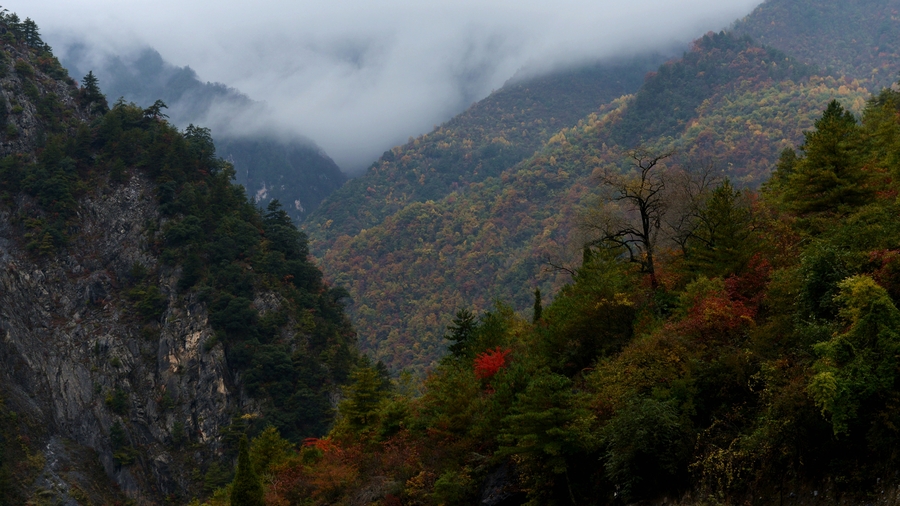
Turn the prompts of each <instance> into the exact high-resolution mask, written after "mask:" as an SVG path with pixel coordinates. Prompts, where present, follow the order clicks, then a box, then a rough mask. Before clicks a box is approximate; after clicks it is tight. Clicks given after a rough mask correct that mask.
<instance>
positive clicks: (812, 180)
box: [778, 100, 871, 217]
mask: <svg viewBox="0 0 900 506" xmlns="http://www.w3.org/2000/svg"><path fill="white" fill-rule="evenodd" d="M860 134H861V129H860V127H859V125H858V124H857V122H856V118H854V117H853V114H852V113H850V111H847V110H845V109H844V108H843V107H842V106H841V104H840V103H839V102H838V101H837V100H832V101H831V103H830V104H828V108H827V109H825V112H824V113H823V114H822V117H821V118H819V119H818V120H817V121H816V128H815V130H814V131H812V132H807V133H805V134H804V135H805V137H806V139H805V141H804V143H803V145H802V146H801V149H802V151H803V153H804V155H805V156H803V157H792V156H790V155H789V154H783V155H782V160H781V162H782V164H783V165H784V166H783V167H782V166H779V168H778V170H779V171H782V170H784V171H786V172H789V174H787V175H786V177H784V178H783V179H784V180H783V183H784V186H783V187H784V192H783V194H782V202H783V203H784V206H785V207H786V208H788V209H789V210H790V211H793V212H795V213H797V214H798V215H800V216H804V217H807V216H812V215H821V214H824V213H827V214H834V213H837V214H843V213H845V212H846V211H847V210H849V209H851V208H853V207H855V206H858V205H861V204H863V203H865V202H866V201H867V200H868V198H869V197H870V195H871V189H870V188H868V187H867V186H866V182H867V181H866V180H867V174H866V173H865V172H864V171H863V169H862V163H861V161H860V157H859V155H858V150H859V148H858V146H859V145H860V137H861V136H860Z"/></svg>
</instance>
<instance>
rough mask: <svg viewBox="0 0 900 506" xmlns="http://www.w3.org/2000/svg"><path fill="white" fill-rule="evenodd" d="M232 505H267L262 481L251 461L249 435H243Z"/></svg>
mask: <svg viewBox="0 0 900 506" xmlns="http://www.w3.org/2000/svg"><path fill="white" fill-rule="evenodd" d="M231 506H265V500H264V499H263V487H262V482H261V481H260V480H259V476H258V475H257V474H256V471H254V470H253V463H252V462H251V461H250V451H249V444H248V443H247V436H241V443H240V447H239V449H238V463H237V470H236V471H235V474H234V483H233V484H232V488H231Z"/></svg>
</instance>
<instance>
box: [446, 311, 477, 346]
mask: <svg viewBox="0 0 900 506" xmlns="http://www.w3.org/2000/svg"><path fill="white" fill-rule="evenodd" d="M477 327H478V324H477V323H476V321H475V315H474V314H472V312H471V311H469V310H468V309H460V310H459V311H457V312H456V316H455V317H454V318H453V323H451V324H450V325H449V326H448V327H447V330H448V331H450V332H449V333H448V334H447V335H445V336H444V339H446V340H448V341H452V342H453V344H451V345H450V346H448V347H447V350H448V351H449V352H450V353H451V354H452V355H453V356H454V357H463V356H465V355H466V352H467V351H468V348H469V342H470V341H471V340H472V338H473V337H474V336H475V330H476V328H477Z"/></svg>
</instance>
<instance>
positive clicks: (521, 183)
mask: <svg viewBox="0 0 900 506" xmlns="http://www.w3.org/2000/svg"><path fill="white" fill-rule="evenodd" d="M866 96H867V91H866V89H865V88H863V87H862V86H861V85H860V84H859V83H857V82H855V81H852V80H838V79H834V78H822V77H818V76H815V75H813V71H812V69H810V68H809V67H807V66H806V65H803V64H800V63H798V62H796V61H795V60H793V59H791V58H790V57H788V56H786V55H784V54H783V53H780V52H778V51H775V50H771V49H766V48H762V47H759V46H757V45H755V44H753V43H752V42H751V41H750V40H748V39H742V38H736V37H734V36H732V35H730V34H726V33H720V34H710V35H707V36H704V37H703V38H701V39H699V40H697V41H696V42H695V43H694V46H693V47H692V49H691V50H690V51H689V52H687V53H685V55H684V57H683V58H681V59H679V60H676V61H671V62H669V63H666V64H664V65H663V66H661V67H659V69H658V71H657V72H654V73H652V74H651V75H649V76H648V78H647V80H646V82H645V83H644V85H643V86H642V87H641V89H640V90H639V91H638V92H637V93H635V94H634V95H631V96H626V97H623V98H622V99H620V100H618V101H614V102H612V103H609V104H607V105H604V106H603V107H601V108H599V109H598V111H597V112H596V113H595V114H592V115H590V116H588V117H586V118H584V119H582V120H580V121H579V122H578V124H577V125H575V126H573V127H571V128H565V129H562V130H559V131H558V132H556V134H555V135H554V136H552V137H551V138H550V139H549V140H548V142H547V143H546V145H545V147H544V148H543V149H542V150H541V151H540V152H539V153H537V154H535V155H533V156H532V157H530V158H529V159H528V160H525V161H523V162H520V163H519V164H517V165H515V166H513V167H511V168H508V169H505V170H503V171H501V172H500V173H499V174H497V175H495V176H491V177H487V178H485V179H483V180H482V181H480V182H474V183H471V184H469V185H466V186H460V187H458V189H457V190H456V191H454V192H453V193H451V194H449V195H447V196H446V197H444V198H441V199H439V200H433V201H426V202H415V203H410V204H409V205H406V206H404V207H402V208H399V210H398V211H396V212H394V213H393V214H391V215H389V216H387V217H386V218H385V219H383V220H382V221H381V222H380V223H378V224H377V225H374V226H369V227H367V228H365V229H364V230H361V231H360V232H359V233H357V234H345V235H340V236H338V235H335V237H334V239H332V240H331V242H324V243H322V244H321V245H320V246H316V247H317V248H323V247H326V246H327V247H328V249H327V250H324V251H321V250H316V251H318V255H319V257H320V258H321V259H323V263H324V265H325V266H326V267H325V268H326V272H327V273H328V275H329V276H330V277H331V279H334V280H335V282H336V283H337V284H340V285H342V286H346V287H347V288H348V290H349V291H350V293H351V296H352V297H353V298H354V300H355V301H356V304H355V306H354V308H353V312H354V315H355V318H356V322H357V327H358V329H359V330H360V337H361V343H362V345H363V347H364V348H365V349H368V350H372V351H373V352H374V354H375V356H376V357H377V358H378V359H379V360H382V361H384V362H385V363H386V364H388V365H390V366H391V367H393V368H396V369H400V368H403V367H412V368H413V369H416V370H419V371H421V370H423V369H424V368H427V367H429V366H432V365H433V364H435V363H436V360H437V359H438V358H439V357H440V356H441V355H442V354H443V353H444V344H443V343H442V339H441V337H442V335H443V332H444V329H445V328H446V325H447V324H448V323H450V316H451V314H452V311H453V309H451V308H468V309H470V310H472V311H475V312H478V311H481V310H485V309H489V308H490V307H492V305H493V301H494V300H495V299H499V300H502V301H506V302H507V303H509V304H511V305H512V307H513V308H515V309H516V310H520V311H521V310H524V309H526V308H528V307H530V305H531V294H532V292H533V291H534V289H535V288H537V287H540V288H541V290H542V291H543V292H544V293H554V292H555V291H556V290H558V289H559V287H560V286H562V284H563V283H565V282H567V281H568V280H569V278H568V274H567V272H566V270H565V269H557V268H554V267H553V266H552V265H553V264H555V265H558V266H562V267H567V268H571V267H572V266H573V265H577V259H578V257H579V256H580V253H579V252H578V251H580V250H579V249H578V246H577V243H578V242H579V241H580V240H582V239H583V237H582V236H581V235H579V234H580V230H579V219H578V215H579V212H580V209H582V208H585V207H590V206H592V205H594V203H595V199H596V186H597V181H596V179H595V177H594V174H595V173H596V171H598V170H602V169H605V168H608V167H611V166H619V165H620V164H621V163H622V162H621V161H622V154H623V153H624V152H625V151H627V150H629V149H633V148H635V147H637V146H641V147H643V148H645V149H649V150H653V151H658V152H666V151H671V150H674V151H675V152H676V153H677V156H675V157H674V158H673V160H671V163H674V164H676V165H679V166H682V167H685V168H692V169H701V168H708V169H711V170H712V171H713V172H715V173H717V174H728V175H729V176H730V177H732V178H734V181H735V183H736V184H739V185H749V186H751V187H753V186H757V185H758V184H759V183H760V182H761V181H763V180H764V179H765V178H766V177H767V175H768V173H769V171H770V170H771V167H772V166H773V165H774V163H775V162H776V161H777V160H778V156H779V154H780V152H781V151H782V150H783V149H784V148H786V147H789V146H791V145H794V144H795V143H797V142H799V141H800V140H801V139H802V132H803V131H804V130H807V129H809V128H811V127H812V125H813V121H814V119H815V117H816V116H817V115H818V114H819V112H820V111H821V110H822V109H823V108H824V107H825V105H826V104H827V103H828V102H829V101H830V100H832V99H834V98H838V99H840V100H841V101H842V102H843V103H844V104H846V106H847V107H848V108H850V109H851V110H853V111H859V110H860V109H861V107H862V106H863V104H864V101H865V97H866ZM419 142H422V141H421V140H420V141H419ZM380 170H381V169H380V168H378V167H375V168H373V169H372V170H371V171H370V174H373V175H371V176H370V175H367V176H365V177H362V178H360V179H358V180H357V181H354V184H358V185H359V184H365V183H366V181H368V180H370V179H371V180H378V178H379V177H380V176H378V175H377V173H378V172H379V171H380ZM406 174H407V176H409V174H410V173H406ZM426 180H427V178H426ZM350 188H352V187H351V186H349V185H348V187H346V188H345V189H344V190H342V192H346V191H349V189H350ZM373 191H375V192H377V191H378V190H374V189H373ZM336 195H339V194H336ZM348 198H349V197H348ZM357 198H359V196H357ZM364 199H366V201H367V202H368V201H369V197H364ZM372 200H373V201H374V200H375V197H372ZM372 206H373V207H374V203H373V204H372ZM384 208H386V209H391V208H392V204H391V203H387V204H385V207H384ZM327 209H328V207H327V206H326V207H323V209H322V212H325V211H327ZM362 215H363V213H358V216H362ZM333 220H334V223H331V224H329V222H325V223H322V222H321V218H317V219H316V220H314V221H311V222H310V223H309V225H308V226H307V229H308V230H309V231H310V233H311V235H312V237H313V238H318V239H319V240H321V238H323V237H329V235H328V234H329V233H328V232H327V229H329V228H331V227H334V228H337V230H342V228H341V227H345V226H347V225H346V224H345V223H344V222H341V221H340V218H339V217H335V218H333ZM349 222H350V223H353V224H358V223H359V220H358V219H355V218H354V219H350V220H349ZM316 226H319V227H320V228H322V229H326V231H321V230H317V229H316V228H315V227H316ZM352 226H358V225H352ZM573 245H576V246H574V247H573ZM573 250H574V251H573ZM448 309H450V310H448Z"/></svg>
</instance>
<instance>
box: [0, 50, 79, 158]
mask: <svg viewBox="0 0 900 506" xmlns="http://www.w3.org/2000/svg"><path fill="white" fill-rule="evenodd" d="M2 49H3V51H4V52H5V54H6V55H7V56H5V57H4V58H3V59H2V60H0V100H2V103H3V106H4V107H2V108H0V112H3V111H5V113H4V114H0V120H2V121H0V156H6V155H9V154H13V153H23V154H30V153H33V151H34V149H35V147H37V145H38V144H39V141H40V139H41V136H42V132H43V131H44V128H43V125H41V120H40V118H39V113H38V111H39V108H40V103H41V102H48V103H49V102H53V103H56V104H57V105H58V106H59V107H61V108H63V109H65V110H66V111H68V112H69V114H74V115H75V116H76V117H78V118H79V119H81V120H87V119H88V116H87V115H86V113H85V112H84V111H82V110H80V109H79V108H78V106H77V104H76V100H75V96H76V94H77V92H78V88H77V86H76V85H75V82H74V81H69V82H66V81H62V80H59V79H54V78H52V77H50V76H48V75H46V74H44V73H43V72H41V69H40V68H35V66H34V61H33V58H32V56H31V55H30V54H26V53H23V52H22V48H21V47H18V46H15V45H11V44H4V45H3V46H2ZM51 99H52V100H51Z"/></svg>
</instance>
